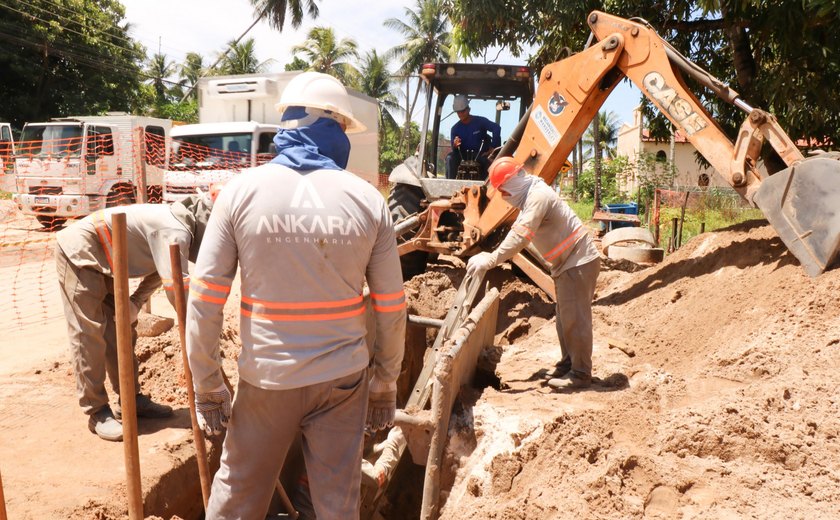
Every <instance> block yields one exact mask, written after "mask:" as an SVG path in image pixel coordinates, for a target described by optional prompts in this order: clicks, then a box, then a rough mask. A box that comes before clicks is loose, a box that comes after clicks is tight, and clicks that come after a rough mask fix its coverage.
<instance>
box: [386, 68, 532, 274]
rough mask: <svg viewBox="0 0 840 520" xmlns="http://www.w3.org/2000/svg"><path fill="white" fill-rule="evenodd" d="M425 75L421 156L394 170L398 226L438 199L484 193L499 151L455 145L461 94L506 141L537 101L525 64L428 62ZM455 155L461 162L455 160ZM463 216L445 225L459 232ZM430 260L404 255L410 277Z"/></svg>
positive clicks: (447, 218)
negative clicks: (453, 134) (466, 190)
mask: <svg viewBox="0 0 840 520" xmlns="http://www.w3.org/2000/svg"><path fill="white" fill-rule="evenodd" d="M420 77H421V81H423V83H424V87H425V98H424V114H423V119H422V128H421V131H420V144H419V146H418V148H417V150H416V153H414V154H413V155H411V156H409V157H408V158H407V159H406V160H405V161H404V162H403V163H402V164H400V165H399V166H397V167H396V168H394V170H393V171H392V172H391V174H390V176H389V177H388V181H389V183H391V185H392V189H391V192H390V194H389V197H388V205H389V208H390V210H391V217H392V219H393V221H394V223H395V224H399V223H400V222H401V221H404V220H405V219H407V218H408V217H410V216H411V215H415V214H417V213H420V212H421V211H423V210H424V209H425V208H426V207H428V205H429V204H430V203H433V202H434V201H438V200H442V199H448V198H450V197H451V196H452V194H454V193H457V192H459V191H461V189H462V188H465V187H467V188H473V187H475V188H476V189H477V190H484V187H483V185H484V179H485V178H486V170H487V166H488V165H489V164H490V162H491V160H492V159H493V157H494V153H495V152H497V151H498V150H492V149H491V147H490V145H491V143H490V140H489V139H487V140H485V141H482V143H481V144H480V145H479V146H478V147H477V149H466V148H464V149H456V148H454V147H453V146H452V143H451V142H450V130H451V128H452V125H454V124H455V123H456V122H457V121H458V117H457V115H456V114H455V112H454V111H453V110H452V102H453V98H454V96H455V95H457V94H461V95H465V96H466V97H467V99H468V100H469V105H470V114H471V115H473V116H482V117H485V118H487V119H489V120H490V121H492V122H495V123H496V124H499V125H500V126H501V140H502V142H504V141H505V140H506V139H507V136H508V135H510V134H511V133H512V132H513V130H514V127H515V126H516V125H517V124H518V123H519V121H520V120H521V119H522V117H523V116H524V115H525V114H526V112H527V110H528V107H529V106H530V105H531V103H532V101H533V98H534V75H533V72H532V70H531V69H530V68H529V67H525V66H522V65H496V64H483V63H427V64H425V65H423V67H422V69H421V70H420ZM488 152H489V153H488ZM452 156H455V157H454V158H455V159H456V160H454V161H452V158H453V157H452ZM447 159H450V161H452V163H455V164H454V167H453V168H452V172H451V173H450V175H451V176H452V177H453V178H451V179H448V178H446V163H447ZM452 163H451V164H450V165H451V166H452ZM459 218H460V216H459V215H456V214H450V213H447V214H446V215H443V222H442V224H441V227H449V228H452V229H457V228H458V227H459V226H460V225H461V223H460V222H459V221H457V220H458V219H459ZM427 257H428V252H426V251H413V252H409V253H405V254H403V255H402V264H403V275H404V277H406V278H410V277H411V276H413V275H415V274H418V273H420V272H422V271H423V270H424V269H425V266H426V260H427Z"/></svg>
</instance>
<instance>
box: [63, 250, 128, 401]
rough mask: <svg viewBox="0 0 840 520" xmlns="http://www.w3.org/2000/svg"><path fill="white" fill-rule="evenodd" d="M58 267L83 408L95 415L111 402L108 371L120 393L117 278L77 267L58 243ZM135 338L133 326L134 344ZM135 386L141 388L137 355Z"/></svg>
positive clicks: (79, 395) (77, 390)
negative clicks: (116, 308)
mask: <svg viewBox="0 0 840 520" xmlns="http://www.w3.org/2000/svg"><path fill="white" fill-rule="evenodd" d="M55 267H56V271H57V272H58V285H59V286H60V289H61V290H60V291H59V292H60V293H61V300H62V303H63V304H64V317H65V318H66V320H67V335H68V336H69V339H70V352H71V354H72V356H73V368H74V372H75V375H76V394H77V395H78V397H79V405H80V406H81V407H82V410H83V411H84V412H85V413H86V414H89V415H90V414H94V413H96V412H97V411H99V410H100V409H101V408H102V407H103V406H105V405H107V404H108V392H107V391H106V390H105V375H106V374H107V376H108V379H109V380H110V381H111V388H112V389H113V390H114V392H115V393H116V394H117V395H119V393H120V377H119V369H118V364H117V327H116V323H115V322H114V314H115V312H114V279H113V278H111V277H110V276H107V275H105V274H103V273H100V272H99V271H96V270H95V269H90V268H78V267H76V266H75V265H73V264H72V263H71V262H70V260H68V258H67V256H66V255H65V254H64V252H63V251H62V250H61V248H60V247H59V246H57V245H56V247H55ZM135 339H136V333H135V330H134V327H132V345H134V340H135ZM134 388H135V389H136V391H137V392H139V391H140V384H139V382H138V380H137V358H136V357H134Z"/></svg>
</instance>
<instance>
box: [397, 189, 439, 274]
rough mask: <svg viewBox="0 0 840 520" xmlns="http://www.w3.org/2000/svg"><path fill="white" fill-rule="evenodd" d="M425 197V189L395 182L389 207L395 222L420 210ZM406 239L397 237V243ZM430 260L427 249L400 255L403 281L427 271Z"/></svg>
mask: <svg viewBox="0 0 840 520" xmlns="http://www.w3.org/2000/svg"><path fill="white" fill-rule="evenodd" d="M424 198H425V195H424V194H423V190H422V189H421V188H418V187H417V186H411V185H410V184H394V187H393V188H391V193H389V194H388V209H389V210H390V211H391V220H393V221H394V224H397V223H399V222H400V221H401V220H403V219H405V218H407V217H409V216H411V215H413V214H415V213H417V212H419V211H420V201H421V200H423V199H424ZM404 241H405V240H404V239H402V238H398V239H397V243H402V242H404ZM428 262H429V253H428V252H426V251H412V252H411V253H406V254H404V255H402V256H401V257H400V266H401V267H402V275H403V281H407V280H410V279H411V278H413V277H414V276H416V275H418V274H420V273H422V272H425V271H426V264H427V263H428Z"/></svg>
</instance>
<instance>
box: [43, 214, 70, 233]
mask: <svg viewBox="0 0 840 520" xmlns="http://www.w3.org/2000/svg"><path fill="white" fill-rule="evenodd" d="M35 218H37V219H38V222H40V223H41V225H42V226H43V227H44V229H46V230H48V231H53V230H58V229H60V228H62V227H64V224H65V223H67V219H66V218H64V217H53V216H51V215H35Z"/></svg>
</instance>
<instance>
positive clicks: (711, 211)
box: [566, 189, 764, 251]
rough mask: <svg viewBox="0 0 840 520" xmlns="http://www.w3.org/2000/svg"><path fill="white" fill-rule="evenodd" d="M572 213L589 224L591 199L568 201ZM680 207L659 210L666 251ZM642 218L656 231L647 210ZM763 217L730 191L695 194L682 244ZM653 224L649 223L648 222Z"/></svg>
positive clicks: (642, 209) (662, 238)
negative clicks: (702, 229) (701, 233)
mask: <svg viewBox="0 0 840 520" xmlns="http://www.w3.org/2000/svg"><path fill="white" fill-rule="evenodd" d="M566 202H568V204H569V206H571V208H572V210H574V212H575V213H576V214H577V215H578V216H579V217H580V218H581V220H583V221H584V222H587V221H590V219H591V218H592V213H593V211H592V210H593V200H592V198H589V199H584V200H580V201H578V202H574V201H572V200H568V199H567V201H566ZM614 202H628V200H627V199H624V200H621V201H614ZM681 213H682V208H681V207H670V206H661V207H660V210H659V233H660V234H659V247H662V248H663V249H665V250H666V251H667V249H668V242H669V241H670V240H671V236H672V233H671V232H672V229H673V225H672V219H674V218H677V219H679V218H680V215H681ZM639 218H640V219H641V221H642V226H646V225H647V227H648V229H650V230H651V231H653V222H652V218H653V217H652V216H651V217H648V215H647V213H645V211H644V208H641V213H640V215H639ZM762 219H764V215H763V214H762V213H761V210H759V209H756V208H750V207H746V205H745V204H744V203H743V201H742V200H741V198H740V197H739V196H737V194H734V193H733V192H730V191H723V190H715V189H709V190H708V191H706V192H704V193H700V194H699V196H698V195H694V196H693V197H692V198H691V202H689V205H688V206H687V207H686V210H685V220H684V221H683V231H682V243H683V244H685V243H686V242H688V241H689V240H690V239H691V238H693V237H695V236H697V235H699V234H700V228H701V226H702V227H703V228H704V230H705V231H706V232H708V231H714V230H717V229H722V228H725V227H729V226H732V225H734V224H738V223H741V222H746V221H748V220H762ZM649 221H650V222H649Z"/></svg>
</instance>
